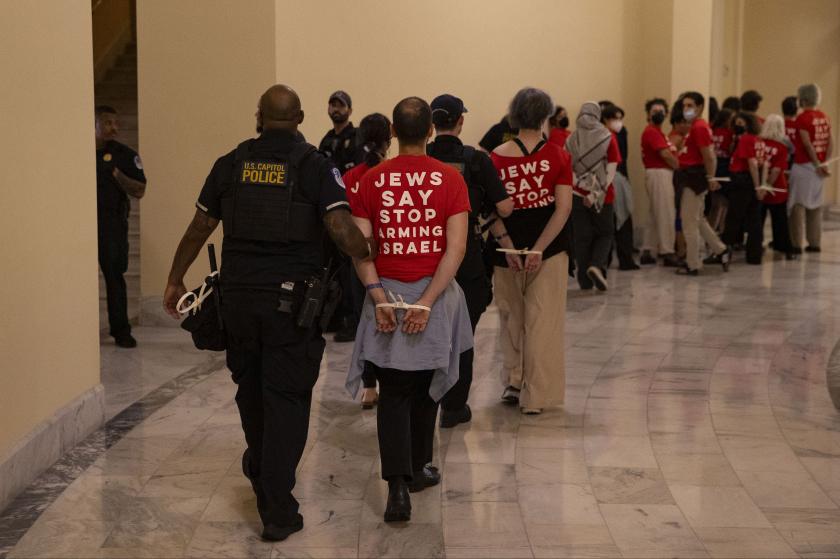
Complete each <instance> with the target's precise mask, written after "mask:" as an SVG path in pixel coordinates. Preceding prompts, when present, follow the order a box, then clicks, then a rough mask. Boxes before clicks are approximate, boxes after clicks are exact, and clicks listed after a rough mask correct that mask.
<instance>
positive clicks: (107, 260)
mask: <svg viewBox="0 0 840 559" xmlns="http://www.w3.org/2000/svg"><path fill="white" fill-rule="evenodd" d="M98 233H99V268H100V269H101V270H102V275H103V276H104V278H105V292H106V297H107V300H108V325H109V327H110V334H111V335H112V336H114V337H115V338H116V337H119V336H125V335H127V334H131V324H129V323H128V295H127V294H126V287H125V277H123V274H125V272H126V270H128V220H125V219H116V218H115V219H114V220H103V219H102V218H101V217H100V220H99V229H98Z"/></svg>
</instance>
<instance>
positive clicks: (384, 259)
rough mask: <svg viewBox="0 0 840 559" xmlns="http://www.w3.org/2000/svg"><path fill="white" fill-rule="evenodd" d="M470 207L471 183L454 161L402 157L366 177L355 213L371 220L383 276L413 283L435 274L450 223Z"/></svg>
mask: <svg viewBox="0 0 840 559" xmlns="http://www.w3.org/2000/svg"><path fill="white" fill-rule="evenodd" d="M469 211H470V199H469V195H468V192H467V184H466V183H465V182H464V179H463V177H462V176H461V173H459V172H458V171H457V170H456V169H455V168H454V167H452V166H451V165H446V164H445V163H441V162H440V161H438V160H437V159H434V158H432V157H428V156H425V155H400V156H398V157H395V158H394V159H390V160H388V161H384V162H382V163H380V164H379V165H377V166H376V167H374V168H372V169H370V170H369V171H368V172H367V173H365V174H364V176H363V177H362V179H361V181H360V184H359V192H358V194H357V204H356V206H355V207H353V215H355V216H358V217H362V218H366V219H368V220H370V222H371V225H372V226H373V236H374V238H375V239H376V242H377V244H378V245H379V253H378V255H377V257H376V271H377V272H378V273H379V275H380V276H381V277H384V278H390V279H394V280H398V281H404V282H415V281H418V280H420V279H422V278H425V277H428V276H431V275H434V273H435V270H437V267H438V264H439V263H440V260H441V258H443V253H444V251H445V250H446V222H447V220H448V219H449V218H450V217H451V216H453V215H457V214H459V213H462V212H469Z"/></svg>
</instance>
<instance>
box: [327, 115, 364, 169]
mask: <svg viewBox="0 0 840 559" xmlns="http://www.w3.org/2000/svg"><path fill="white" fill-rule="evenodd" d="M318 151H320V152H321V153H323V154H324V155H326V156H327V158H328V159H329V160H330V161H332V162H333V163H334V164H335V166H336V167H338V170H339V171H341V174H342V175H343V174H344V173H346V172H347V171H349V170H350V169H352V168H353V167H355V166H356V163H358V159H357V158H358V157H359V140H358V130H357V128H356V127H355V126H353V123H352V122H348V123H347V126H345V127H344V130H342V131H341V132H339V133H338V134H336V133H335V129H333V130H330V131H329V132H327V133H326V134H325V135H324V137H323V138H322V139H321V144H320V145H319V146H318Z"/></svg>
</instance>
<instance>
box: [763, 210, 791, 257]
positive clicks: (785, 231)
mask: <svg viewBox="0 0 840 559" xmlns="http://www.w3.org/2000/svg"><path fill="white" fill-rule="evenodd" d="M767 214H770V219H771V224H772V228H773V250H775V251H776V252H783V253H785V254H790V253H791V251H792V250H793V243H791V241H790V229H789V225H788V213H787V203H786V202H782V203H781V204H762V205H761V228H762V230H763V229H764V222H765V221H766V220H767Z"/></svg>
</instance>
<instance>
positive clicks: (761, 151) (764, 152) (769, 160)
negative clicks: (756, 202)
mask: <svg viewBox="0 0 840 559" xmlns="http://www.w3.org/2000/svg"><path fill="white" fill-rule="evenodd" d="M755 156H756V159H758V168H759V172H760V173H763V176H764V177H765V180H766V178H767V177H769V176H770V172H771V171H772V170H773V169H774V168H777V169H779V176H778V178H777V179H776V182H775V183H773V184H772V185H770V186H772V187H773V188H777V189H779V190H783V191H784V192H768V193H767V195H766V196H765V197H764V203H765V204H781V203H783V202H787V198H788V185H787V177H786V176H785V170H786V169H787V161H788V149H787V146H786V145H784V144H782V143H780V142H777V141H775V140H767V139H764V138H759V139H758V140H757V141H756V143H755ZM765 163H766V164H767V170H762V168H763V167H764V165H765Z"/></svg>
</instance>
